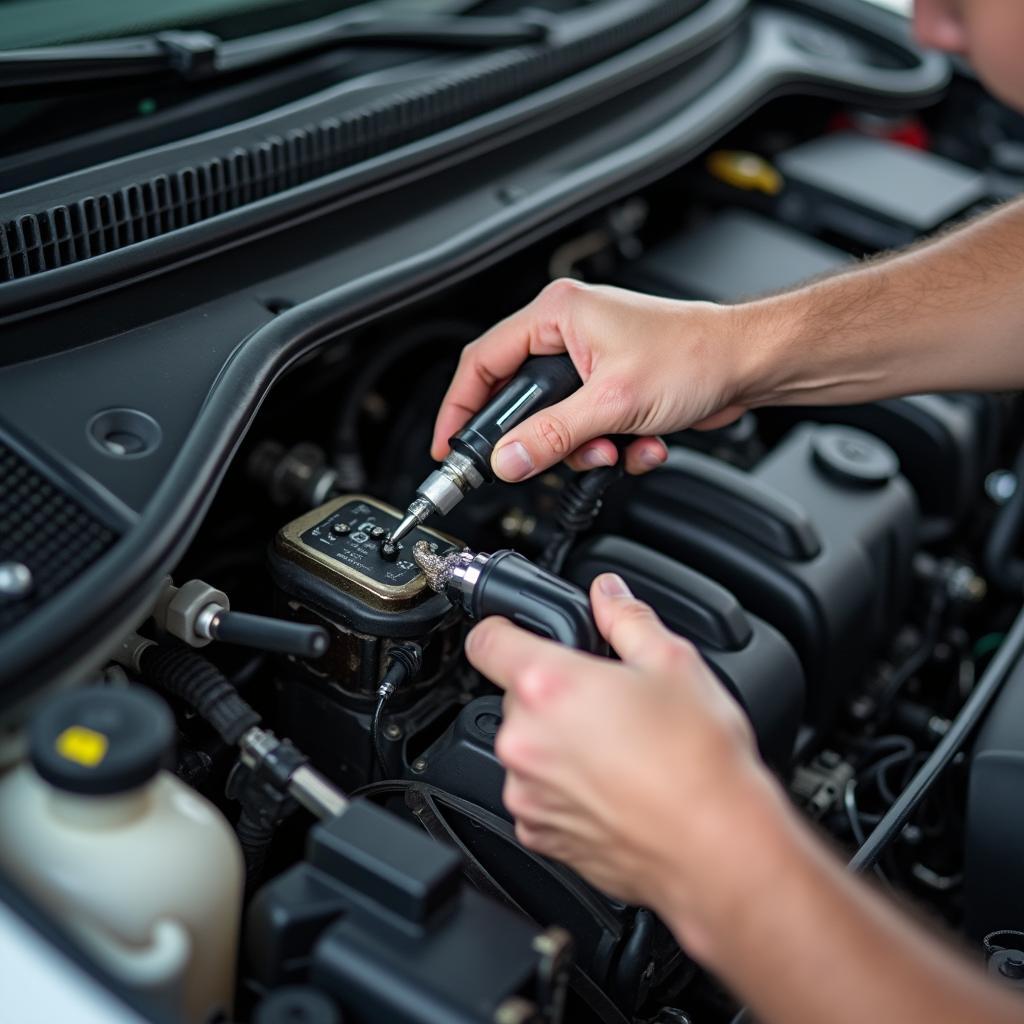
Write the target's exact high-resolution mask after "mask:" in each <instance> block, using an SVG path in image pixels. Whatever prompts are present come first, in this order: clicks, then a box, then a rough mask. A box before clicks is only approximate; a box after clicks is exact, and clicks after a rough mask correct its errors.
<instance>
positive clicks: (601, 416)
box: [491, 384, 615, 483]
mask: <svg viewBox="0 0 1024 1024" xmlns="http://www.w3.org/2000/svg"><path fill="white" fill-rule="evenodd" d="M610 433H615V424H614V423H612V422H610V421H609V417H608V415H607V410H602V409H601V407H600V406H599V405H597V404H596V403H595V402H594V400H593V391H592V389H591V388H590V387H588V385H587V384H584V385H583V387H581V388H580V389H579V391H576V392H574V393H573V394H571V395H570V396H569V397H568V398H566V399H565V400H564V401H561V402H556V403H555V404H554V405H552V406H550V407H549V408H547V409H542V410H541V411H540V412H536V413H534V414H533V415H532V416H529V417H527V418H526V419H525V420H523V422H522V423H520V424H519V425H518V426H517V427H513V429H512V430H510V431H509V432H508V433H507V434H506V435H505V436H504V437H503V438H502V439H501V441H500V442H499V443H498V445H497V447H496V448H495V449H494V454H493V455H492V456H491V468H492V469H493V470H494V473H495V475H496V476H497V477H499V478H500V479H502V480H506V481H508V482H509V483H515V482H516V481H517V480H525V479H526V478H527V477H531V476H533V475H534V474H535V473H540V472H541V471H542V470H545V469H549V468H550V467H551V466H553V465H555V464H556V463H558V462H561V461H562V459H564V458H565V457H566V456H567V455H569V454H570V453H572V452H574V451H575V450H576V449H577V448H579V446H580V445H581V444H585V443H586V442H587V441H591V440H593V439H594V438H595V437H602V436H603V435H605V434H610Z"/></svg>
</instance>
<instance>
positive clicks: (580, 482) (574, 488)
mask: <svg viewBox="0 0 1024 1024" xmlns="http://www.w3.org/2000/svg"><path fill="white" fill-rule="evenodd" d="M624 461H625V453H624V451H623V450H622V448H621V447H620V451H619V461H618V462H617V463H616V464H615V465H614V466H601V467H600V468H599V469H591V470H589V471H587V472H586V473H582V474H580V475H579V476H577V477H575V478H574V479H572V480H570V481H569V483H568V484H567V485H566V487H565V490H563V491H562V493H561V495H559V498H558V510H557V512H556V513H555V518H556V521H557V524H558V529H557V531H556V532H555V534H554V536H552V538H551V540H550V541H548V543H547V545H546V546H545V548H544V550H543V552H542V553H541V556H540V558H538V559H537V565H539V566H540V567H541V568H542V569H549V570H550V571H551V572H554V573H559V572H561V571H562V566H563V565H565V559H566V556H567V555H568V554H569V550H570V549H571V548H572V545H573V542H574V541H575V540H576V538H577V537H578V536H579V535H580V534H581V533H583V532H584V531H585V530H588V529H589V528H590V527H591V525H592V524H593V522H594V520H595V519H597V517H598V515H599V514H600V512H601V504H602V499H603V498H604V494H605V491H607V490H608V488H609V487H611V485H612V484H614V483H615V481H616V480H619V479H621V477H622V474H623V472H624V471H625V470H624V467H623V462H624Z"/></svg>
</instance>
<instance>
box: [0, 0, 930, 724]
mask: <svg viewBox="0 0 1024 1024" xmlns="http://www.w3.org/2000/svg"><path fill="white" fill-rule="evenodd" d="M944 66H945V67H946V71H947V76H948V65H944ZM841 71H842V69H841V68H837V67H836V66H834V64H832V65H830V64H828V63H826V62H821V61H814V60H808V59H807V57H806V55H805V54H802V53H799V52H797V51H795V50H794V49H793V48H792V47H790V46H788V45H787V44H786V42H785V38H784V36H783V34H782V31H781V28H780V25H779V23H778V21H777V20H775V19H773V18H772V16H771V13H770V12H769V11H760V12H758V13H757V14H756V15H755V16H754V17H753V18H752V19H751V24H750V36H749V41H748V56H747V59H746V60H745V61H744V62H743V63H741V64H740V65H738V66H737V67H736V68H735V69H734V70H733V71H732V72H731V73H729V74H727V75H726V76H724V77H723V79H722V80H720V81H719V82H718V83H717V84H716V85H714V86H712V87H711V88H710V89H708V90H707V92H706V93H705V94H704V95H703V96H702V97H701V98H700V99H698V100H697V101H695V102H694V103H692V104H690V105H689V106H688V107H687V108H686V109H684V110H682V111H680V113H679V115H678V116H677V117H675V118H672V119H670V120H668V121H666V122H665V123H664V124H662V125H661V126H660V127H659V128H658V129H657V130H656V131H653V132H651V133H649V135H647V136H646V137H645V138H644V139H642V140H638V141H637V142H635V143H633V144H631V145H628V146H623V147H621V148H619V149H616V150H615V151H613V152H609V153H608V154H607V155H606V156H605V157H604V158H603V159H601V160H597V161H593V162H591V163H590V164H588V165H587V166H585V167H582V168H578V169H575V170H573V171H570V172H567V173H565V174H564V175H563V176H562V177H561V178H560V179H558V180H557V181H555V182H554V183H552V184H551V185H549V186H548V187H547V188H544V189H541V190H538V191H537V192H535V193H534V194H532V195H531V196H529V197H525V198H524V199H523V200H522V201H521V202H519V203H517V204H515V206H514V207H512V208H507V209H504V210H502V211H501V212H500V213H498V214H496V215H494V216H493V217H491V218H487V219H485V220H482V221H480V222H478V223H477V224H475V225H473V227H472V228H470V229H468V230H466V231H464V232H462V233H461V234H454V235H453V236H451V237H450V238H448V239H446V240H445V241H444V242H443V243H441V244H439V245H437V246H435V247H433V248H431V249H427V250H425V251H422V252H419V253H416V254H415V255H413V256H409V257H407V258H405V259H401V260H398V261H396V262H395V263H394V264H393V265H392V266H390V267H389V268H388V269H387V270H383V271H380V272H377V273H374V274H370V275H368V276H366V277H363V278H360V279H357V280H355V281H352V282H347V283H345V284H343V285H340V286H339V287H337V288H335V289H333V290H331V291H329V292H326V293H325V294H323V295H321V296H319V297H317V298H316V299H313V300H311V301H309V302H305V303H303V304H302V305H299V306H296V307H294V308H293V309H290V310H288V311H286V312H284V313H282V314H281V315H280V316H278V317H276V318H275V319H274V320H272V321H271V322H269V323H268V324H266V325H265V326H264V327H262V328H260V329H259V330H257V331H255V332H254V333H253V334H252V335H251V336H250V337H249V338H247V339H246V340H245V341H243V342H242V343H241V344H239V345H238V347H237V348H236V349H235V351H234V352H233V354H232V356H231V357H230V359H229V360H228V362H227V363H226V365H225V366H224V369H223V371H222V373H221V374H220V376H219V378H218V380H217V382H216V384H215V385H214V387H213V389H212V390H211V392H210V394H209V396H208V398H207V400H206V403H205V404H204V406H203V408H202V409H201V411H200V413H199V415H198V417H197V419H196V423H195V427H194V430H193V432H192V434H191V435H190V437H189V439H188V441H187V442H186V443H185V444H184V445H183V446H182V450H181V453H180V455H179V457H178V459H177V461H176V462H175V463H174V464H173V465H172V467H171V469H170V470H169V472H168V473H167V475H166V476H165V478H164V481H163V484H162V485H161V487H160V489H159V490H158V491H157V493H156V494H155V496H154V497H153V499H152V501H151V502H150V504H149V505H148V507H147V508H146V510H145V512H144V514H143V515H142V516H141V518H140V520H139V523H138V524H137V526H136V528H135V529H133V530H132V531H131V532H130V533H129V534H127V535H126V536H125V537H124V538H122V540H121V541H120V542H119V543H118V544H116V545H115V546H114V548H113V549H112V550H111V551H110V552H109V554H108V555H107V556H106V557H105V558H104V559H102V560H101V561H100V562H98V563H96V564H95V565H94V566H92V567H91V568H90V569H89V570H88V571H87V572H85V573H83V574H82V576H80V577H79V578H78V579H77V580H76V581H75V583H74V584H72V585H71V586H69V587H68V588H67V589H66V590H65V591H64V592H63V593H61V594H60V595H58V596H57V597H56V598H54V599H53V601H51V602H50V603H49V604H48V605H47V606H46V607H44V608H42V609H41V610H40V611H39V612H38V613H37V614H36V615H35V616H33V617H32V619H30V620H27V621H26V622H24V623H22V624H20V625H19V626H18V628H16V629H15V630H12V631H11V632H10V633H9V634H8V635H7V637H6V638H5V644H6V650H5V657H4V659H2V660H0V707H3V706H7V705H10V704H12V703H14V702H15V701H17V700H18V699H19V698H21V697H23V696H25V695H26V694H28V693H30V692H31V691H32V690H33V689H34V688H35V687H36V686H38V685H41V684H45V683H50V682H53V681H55V680H57V679H67V678H70V677H73V676H74V674H75V673H76V671H77V672H83V671H86V670H87V669H88V668H90V667H92V666H93V665H94V663H95V660H96V659H99V658H101V657H102V653H103V652H104V651H105V650H107V649H109V645H110V643H111V640H112V639H116V637H117V636H118V635H119V634H120V633H122V632H126V631H128V630H129V629H131V628H133V627H134V624H135V622H136V621H137V618H138V615H139V608H140V607H145V606H146V605H147V604H148V603H149V602H150V601H151V600H152V599H153V597H154V595H155V592H156V591H157V589H158V587H159V582H160V575H161V574H162V573H165V572H167V571H168V570H169V569H171V568H172V567H173V565H174V564H175V562H176V561H177V560H178V559H179V558H180V557H181V555H182V554H183V553H184V551H185V549H186V547H187V545H188V543H189V541H190V539H191V538H192V536H193V535H194V534H195V532H196V530H197V529H198V526H199V524H200V522H201V519H202V516H203V515H205V513H206V511H207V509H208V508H209V506H210V503H211V502H212V501H213V497H214V494H215V491H216V488H217V486H218V485H219V483H220V481H221V479H222V478H223V475H224V473H225V472H226V470H227V467H228V465H229V464H230V462H231V460H232V458H233V456H234V454H235V451H236V450H237V448H238V445H239V444H240V443H241V441H242V438H243V436H244V435H245V432H246V430H247V429H248V426H249V424H250V423H251V421H252V419H253V417H254V416H255V415H256V412H257V411H258V409H259V407H260V404H261V403H262V401H263V399H264V397H265V396H266V394H267V392H268V390H269V389H270V387H271V386H272V385H273V384H274V382H275V381H276V380H277V378H278V377H279V376H280V375H281V374H282V373H283V372H284V371H285V370H286V369H287V368H288V367H289V366H291V365H292V364H293V363H294V362H296V361H297V360H298V359H299V358H301V357H302V356H304V355H306V354H307V353H309V352H310V351H312V350H313V349H315V348H317V347H319V346H321V345H323V344H325V343H326V342H327V341H329V340H332V339H334V338H336V337H338V336H339V335H340V334H341V333H342V332H344V331H346V330H350V329H352V328H354V327H356V326H360V325H362V324H365V323H367V322H369V321H370V320H372V319H374V318H377V317H379V316H381V315H383V314H384V313H386V312H392V311H394V310H395V309H398V308H400V307H402V306H404V305H407V304H408V303H410V302H411V301H413V300H416V299H422V298H424V297H426V296H427V295H429V294H431V293H433V292H436V291H439V290H441V289H442V288H447V287H449V286H451V285H453V284H455V283H457V282H458V281H460V280H464V279H465V278H467V277H469V276H472V275H474V274H476V273H478V272H480V271H481V270H483V269H485V268H486V267H488V266H491V265H493V264H494V263H496V262H497V261H498V260H500V259H501V258H503V257H504V256H506V255H507V254H509V253H510V252H512V251H515V250H518V249H520V248H522V247H524V246H526V245H528V244H529V243H530V242H532V241H535V240H537V239H540V238H543V237H545V236H547V235H548V234H550V233H551V232H552V231H554V230H556V229H557V228H558V227H560V226H562V225H564V224H567V223H570V222H571V221H572V220H574V219H576V218H578V217H579V216H582V215H583V214H584V213H586V212H588V211H590V210H593V209H595V208H599V207H600V206H601V205H603V204H605V203H607V202H609V201H612V200H613V199H615V198H617V197H619V196H621V195H622V194H624V193H627V192H629V191H630V190H632V189H635V188H638V187H643V186H644V185H646V184H649V183H650V182H652V181H655V180H657V179H658V178H660V177H662V176H663V175H665V174H666V173H668V172H669V171H672V170H675V169H677V168H678V167H679V166H681V165H682V164H684V163H685V162H686V161H687V160H689V159H692V158H693V157H694V156H696V155H697V154H698V153H699V152H700V151H701V150H702V149H703V148H705V147H706V146H707V145H708V144H710V143H711V142H712V141H713V140H714V139H716V138H718V137H720V136H721V135H722V134H723V133H724V132H726V131H728V130H729V129H730V128H732V127H733V126H735V125H736V124H737V123H738V122H739V121H740V120H742V119H743V118H744V117H746V116H749V115H750V114H751V113H752V112H753V111H755V110H757V109H758V108H759V107H761V106H763V105H764V104H766V103H768V102H769V101H771V100H773V99H776V98H778V97H781V96H785V95H792V94H794V93H799V94H800V95H807V94H814V95H821V96H826V97H830V98H834V99H839V100H846V101H851V102H853V101H857V100H864V99H865V98H866V97H870V98H874V97H877V96H878V95H879V86H877V85H876V84H875V83H874V82H871V81H866V79H868V78H870V77H871V76H868V75H866V74H864V73H857V72H856V71H854V72H853V73H851V74H849V75H843V74H841ZM881 77H882V78H883V79H885V80H887V81H888V82H889V83H890V85H892V86H893V87H895V85H896V83H897V82H899V81H902V79H900V78H899V77H898V76H897V79H896V82H894V81H893V79H892V78H891V77H888V78H887V77H886V76H881ZM912 77H913V78H914V80H915V81H917V80H918V79H919V76H912ZM940 79H941V81H940V82H933V85H934V86H935V87H936V88H938V87H941V85H942V84H944V83H945V81H946V78H945V77H943V76H940ZM200 227H202V226H200ZM98 595H109V596H107V597H106V598H105V599H101V598H100V597H99V596H98Z"/></svg>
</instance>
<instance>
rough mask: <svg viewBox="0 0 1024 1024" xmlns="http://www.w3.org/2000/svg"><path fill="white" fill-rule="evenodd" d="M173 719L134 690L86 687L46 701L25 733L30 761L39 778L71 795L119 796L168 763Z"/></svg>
mask: <svg viewBox="0 0 1024 1024" xmlns="http://www.w3.org/2000/svg"><path fill="white" fill-rule="evenodd" d="M173 749H174V719H173V718H172V716H171V712H170V709H169V708H168V707H167V705H166V704H165V703H164V702H163V701H162V700H161V699H160V698H159V697H157V696H156V695H155V694H153V693H150V692H149V691H148V690H145V689H143V688H142V687H138V686H130V687H118V688H114V687H108V686H88V687H85V688H83V689H79V690H72V691H69V692H68V693H63V694H61V695H60V696H57V697H55V698H54V699H53V700H51V701H50V702H49V703H48V704H47V705H46V706H45V707H44V708H43V709H42V710H41V711H40V712H39V713H38V714H37V715H36V716H35V718H34V719H33V720H32V724H31V726H30V727H29V758H30V760H31V762H32V766H33V767H34V768H35V770H36V772H37V773H38V774H39V775H40V777H41V778H43V779H45V780H46V781H47V782H49V783H50V785H52V786H56V787H57V788H58V789H63V790H66V791H67V792H70V793H83V794H89V795H93V796H100V795H110V794H114V793H123V792H125V791H127V790H129V789H135V788H136V787H138V786H141V785H142V784H143V783H145V782H148V781H149V780H150V779H151V778H153V776H154V775H156V773H157V772H158V771H159V770H160V769H161V768H163V767H165V766H166V765H167V764H168V763H169V761H170V758H171V755H172V753H173Z"/></svg>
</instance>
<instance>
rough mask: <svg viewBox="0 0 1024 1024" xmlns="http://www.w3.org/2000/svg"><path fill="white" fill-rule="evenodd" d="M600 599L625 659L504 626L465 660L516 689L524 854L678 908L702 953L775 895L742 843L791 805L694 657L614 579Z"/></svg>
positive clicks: (493, 623) (607, 627)
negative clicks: (747, 910) (745, 907)
mask: <svg viewBox="0 0 1024 1024" xmlns="http://www.w3.org/2000/svg"><path fill="white" fill-rule="evenodd" d="M591 600H592V602H593V608H594V615H595V617H596V619H597V624H598V626H599V628H600V630H601V632H602V633H603V635H604V636H605V638H606V639H607V640H608V642H609V643H610V644H611V645H612V647H613V648H614V649H615V651H616V652H617V653H618V654H619V656H620V657H621V658H622V662H621V663H617V662H614V661H610V660H608V659H605V658H598V657H594V656H592V655H586V654H580V653H578V652H576V651H572V650H569V649H568V648H565V647H561V646H559V645H557V644H555V643H553V642H551V641H549V640H543V639H541V638H539V637H537V636H534V635H533V634H531V633H527V632H525V631H523V630H521V629H519V628H518V627H516V626H513V625H512V624H511V623H510V622H508V621H507V620H505V619H498V618H493V619H486V620H485V621H483V622H482V623H480V625H478V626H476V627H475V628H474V629H473V631H472V632H471V633H470V635H469V639H468V641H467V644H466V653H467V655H468V657H469V660H470V661H471V662H472V664H473V665H474V666H475V667H476V668H477V669H479V670H480V672H482V673H483V674H484V675H485V676H487V677H488V678H489V679H491V680H493V681H494V682H495V683H497V684H498V685H499V686H501V687H503V688H504V689H505V691H506V694H505V708H504V722H503V724H502V727H501V730H500V731H499V733H498V737H497V741H496V751H497V754H498V756H499V758H500V759H501V761H502V762H503V763H504V765H505V767H506V769H507V771H508V775H507V779H506V783H505V790H504V801H505V805H506V807H507V808H508V810H509V811H510V812H511V814H512V815H513V816H514V818H515V819H516V835H517V837H518V838H519V840H520V841H521V842H522V843H523V844H524V845H526V846H529V847H531V848H532V849H534V850H536V851H537V852H539V853H542V854H544V855H545V856H550V857H553V858H556V859H558V860H562V861H565V862H567V863H568V864H569V865H571V866H572V867H573V868H575V869H576V870H577V871H579V872H580V873H581V874H582V875H584V876H585V877H586V878H587V879H589V880H590V881H591V882H592V883H593V884H594V885H596V886H597V887H598V888H600V889H602V890H603V891H605V892H607V893H609V894H610V895H613V896H616V897H618V898H620V899H622V900H625V901H627V902H630V903H638V904H641V905H645V906H648V907H652V908H653V909H655V910H656V911H658V912H659V913H665V914H666V916H669V914H668V913H666V912H670V916H671V918H672V919H673V920H677V921H678V920H682V921H684V922H685V924H684V926H683V927H682V931H683V932H684V935H683V936H680V938H681V939H682V940H683V941H684V942H685V943H686V945H687V947H688V948H690V950H691V952H692V953H693V954H694V955H697V956H701V955H702V951H704V952H706V951H707V950H708V944H707V941H706V935H707V934H708V932H709V928H710V926H711V924H712V923H713V922H714V921H716V920H717V921H721V920H727V919H728V917H729V915H730V914H731V913H733V912H734V911H735V910H736V909H737V908H736V906H735V901H737V900H742V899H744V898H745V896H747V895H750V893H751V891H752V890H751V889H750V888H749V887H748V883H749V884H757V885H764V884H765V880H764V878H758V875H759V872H758V870H757V864H756V854H754V853H753V851H752V850H751V849H750V845H751V843H750V842H748V841H747V840H746V838H745V837H748V836H753V837H757V838H761V837H763V835H764V834H765V833H764V831H763V830H761V829H762V826H763V825H764V822H765V818H766V815H771V814H774V813H780V814H781V813H782V811H781V808H782V807H783V797H782V795H781V793H780V792H779V791H778V789H777V787H776V786H775V784H774V782H773V781H772V780H771V779H770V777H769V776H768V773H767V770H766V769H765V768H764V766H763V764H762V763H761V761H760V759H759V758H758V755H757V752H756V748H755V745H754V739H753V735H752V731H751V728H750V726H749V724H748V722H747V719H746V717H745V715H744V714H743V712H742V710H741V709H740V707H739V705H738V704H737V703H736V702H735V701H734V700H733V698H732V697H731V695H730V694H729V693H728V692H727V691H726V690H725V688H724V687H723V686H722V684H721V683H720V682H719V681H718V679H717V678H716V677H715V676H714V675H713V674H712V673H711V670H710V669H709V668H708V667H707V666H706V665H705V664H704V662H703V661H702V660H701V658H700V656H699V655H698V654H697V652H696V650H695V648H694V647H693V646H692V645H691V644H689V643H688V642H687V641H685V640H683V639H681V638H680V637H678V636H675V635H674V634H672V633H670V632H669V631H668V630H667V629H665V627H664V626H663V625H662V624H661V623H660V621H659V620H658V619H657V617H656V616H655V614H654V612H653V611H652V610H651V609H650V608H649V607H648V606H647V605H645V604H643V603H641V602H640V601H637V600H635V599H634V598H633V597H632V596H631V595H630V593H629V591H628V590H627V589H626V585H625V583H624V582H623V581H622V579H621V578H620V577H618V576H616V575H613V574H607V575H604V576H599V577H598V578H597V579H596V580H595V581H594V586H593V587H592V588H591ZM752 829H753V831H752ZM759 830H761V831H759ZM755 880H756V881H755ZM733 920H735V918H734V919H733Z"/></svg>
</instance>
